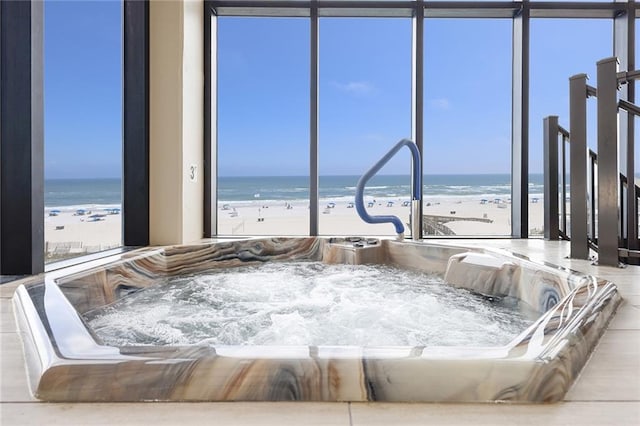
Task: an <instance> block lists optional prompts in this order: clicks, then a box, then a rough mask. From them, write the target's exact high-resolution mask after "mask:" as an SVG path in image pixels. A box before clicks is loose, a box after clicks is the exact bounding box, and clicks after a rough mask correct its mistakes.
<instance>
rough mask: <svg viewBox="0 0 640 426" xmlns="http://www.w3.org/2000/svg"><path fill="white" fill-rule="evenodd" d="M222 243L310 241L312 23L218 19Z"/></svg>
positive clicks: (282, 19)
mask: <svg viewBox="0 0 640 426" xmlns="http://www.w3.org/2000/svg"><path fill="white" fill-rule="evenodd" d="M217 38H218V56H217V64H218V69H217V72H218V82H217V86H218V99H217V108H218V116H217V121H218V129H217V132H218V133H217V138H218V152H217V157H218V182H217V187H218V191H217V200H218V202H217V210H218V212H217V217H218V234H220V235H308V233H309V143H308V141H309V22H308V20H305V19H296V18H251V17H250V18H219V19H218V25H217Z"/></svg>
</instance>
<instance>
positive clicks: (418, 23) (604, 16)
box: [209, 1, 627, 236]
mask: <svg viewBox="0 0 640 426" xmlns="http://www.w3.org/2000/svg"><path fill="white" fill-rule="evenodd" d="M560 3H561V2H557V3H554V4H553V5H551V4H548V3H538V2H529V3H525V4H522V5H519V4H512V3H509V2H505V4H504V5H502V4H499V2H473V3H462V2H460V3H458V2H450V4H447V5H441V4H437V3H432V4H421V3H420V2H416V3H415V4H398V6H397V7H396V6H395V5H394V4H391V3H385V4H382V3H381V4H380V5H379V7H376V5H372V4H368V3H367V4H364V3H360V2H357V1H344V2H340V3H331V4H324V3H322V2H319V3H318V4H317V5H311V6H309V5H303V4H301V3H296V2H294V1H292V2H283V3H281V4H278V5H277V6H278V7H275V6H276V5H269V4H264V3H261V2H258V1H256V2H252V1H247V2H242V3H237V4H235V3H224V4H222V3H221V4H218V3H217V2H216V1H211V2H209V4H210V5H211V7H212V10H215V13H214V14H213V15H212V16H214V18H213V19H214V20H215V21H216V25H215V27H216V28H217V35H218V38H217V41H216V46H217V48H218V52H217V58H216V59H217V69H218V72H219V74H218V76H217V83H218V85H217V90H218V96H217V102H218V104H217V106H218V116H217V117H218V125H217V127H216V131H217V132H218V133H217V136H218V139H217V142H216V143H217V147H218V152H217V154H218V155H217V176H218V181H217V195H218V203H217V205H216V207H217V223H218V228H217V230H216V232H217V234H218V235H231V234H244V235H255V234H258V235H259V234H262V232H260V231H256V230H255V229H252V230H247V229H246V222H245V223H244V224H242V221H241V220H239V219H237V218H238V217H239V216H240V213H239V212H238V211H234V210H233V209H234V205H233V203H231V202H229V201H231V200H229V199H225V198H224V196H223V193H224V191H223V188H224V187H225V185H228V183H225V179H226V178H227V177H228V175H229V170H228V166H229V165H230V164H234V161H233V160H232V157H231V156H230V154H229V153H230V151H229V149H230V148H229V147H230V146H235V147H236V148H237V147H238V146H241V145H238V142H234V143H233V144H231V143H230V142H229V141H230V139H229V138H228V135H229V134H230V133H231V132H238V133H240V132H250V131H255V129H256V128H257V127H259V124H255V123H253V122H252V121H251V120H250V119H245V120H244V121H243V123H242V124H238V123H235V124H233V126H235V128H233V129H232V128H231V127H230V126H231V123H233V122H232V121H230V120H229V119H228V118H225V116H224V112H223V107H225V103H226V102H228V101H227V100H225V98H224V96H229V94H228V92H229V90H228V87H230V86H229V84H227V83H225V82H224V76H223V71H224V68H225V67H227V66H229V64H227V63H223V61H231V64H232V63H233V61H232V59H233V58H231V57H228V58H227V57H225V56H224V54H223V51H224V49H225V48H226V47H225V43H229V41H228V40H227V41H225V40H224V37H223V36H224V32H223V29H224V25H226V24H225V22H226V21H227V20H231V19H236V20H238V21H242V20H245V21H247V22H249V21H251V20H253V19H255V20H258V21H265V22H269V21H274V20H277V19H280V21H281V22H285V21H298V20H299V21H300V22H304V23H305V27H304V28H305V29H304V31H301V32H300V34H304V35H297V36H291V37H290V38H289V40H287V45H288V46H289V48H291V49H294V48H296V46H298V43H302V44H303V45H304V46H302V47H300V49H299V51H298V53H297V55H298V59H300V61H299V63H297V64H296V65H295V66H296V67H297V68H296V69H295V70H293V69H291V68H287V69H286V70H285V71H282V72H281V73H279V74H278V76H276V77H273V76H271V75H270V71H269V69H271V67H272V66H274V65H273V64H270V61H271V62H278V65H279V66H283V65H285V64H286V65H292V66H293V62H291V59H290V58H288V59H287V60H286V61H282V60H280V59H276V58H277V53H273V54H270V55H268V56H269V57H268V58H264V59H263V62H264V63H261V64H260V65H258V67H264V70H265V71H264V72H263V71H262V70H260V71H257V70H256V75H255V76H253V79H260V78H261V76H260V74H263V73H264V74H265V80H264V81H265V82H267V84H268V85H269V86H270V87H273V86H278V85H279V84H281V83H280V82H279V77H280V74H282V75H287V76H290V77H289V79H288V82H287V83H288V84H291V85H294V84H296V83H297V82H298V77H301V78H302V80H304V81H305V82H306V83H307V84H306V85H304V86H303V85H301V86H300V88H299V89H298V90H299V92H300V94H301V97H300V103H301V104H302V103H305V105H304V107H302V108H301V109H300V110H299V111H298V112H300V117H297V116H296V115H295V114H291V115H290V118H289V123H293V124H291V125H290V126H289V127H291V128H293V129H295V128H297V126H298V124H299V123H302V122H303V121H305V119H308V121H305V123H306V124H307V127H305V128H304V135H303V132H302V131H301V132H300V134H301V135H302V136H301V139H302V138H304V142H301V143H302V144H303V145H305V147H306V148H308V150H307V151H305V152H304V154H302V153H300V152H299V151H298V150H297V147H296V149H290V150H288V151H287V153H288V155H290V156H292V158H293V157H295V156H297V155H299V160H296V161H295V164H296V165H297V166H299V167H305V168H306V169H305V172H303V173H302V174H301V176H303V177H304V179H301V181H300V186H295V185H294V186H293V189H292V190H293V191H299V192H300V193H302V192H303V191H304V190H307V191H308V190H309V189H312V190H313V182H315V178H316V177H317V178H318V181H319V187H318V189H319V191H318V193H317V195H316V193H315V192H314V191H311V192H309V193H308V199H307V207H308V208H309V209H314V210H313V211H309V212H308V215H307V216H306V217H304V218H303V219H302V220H301V221H300V223H303V222H304V223H306V221H309V222H310V226H309V227H308V228H307V229H306V230H303V231H301V233H303V234H304V233H306V232H309V233H313V232H315V231H314V229H317V230H318V233H319V234H321V235H334V234H340V235H352V234H361V235H369V234H382V235H387V234H389V235H392V234H393V229H392V227H391V225H388V226H387V225H386V224H385V225H376V226H373V225H368V224H366V225H365V224H363V223H362V222H360V221H359V218H358V217H357V215H356V214H355V210H354V208H353V207H352V206H353V204H352V201H351V197H352V195H351V194H352V193H355V188H354V187H355V184H356V182H357V179H358V178H359V177H360V175H361V174H362V172H363V171H365V170H366V169H367V168H368V166H369V165H370V164H372V163H373V162H375V161H376V160H377V159H379V158H380V156H381V155H382V154H384V153H385V152H386V151H387V150H388V149H389V148H391V147H392V146H393V144H394V143H395V142H396V141H397V140H398V139H400V138H402V137H405V136H415V137H417V138H418V142H419V143H421V144H422V147H423V152H424V158H423V160H424V161H423V164H424V166H423V171H424V178H423V187H422V189H423V204H422V209H423V211H422V213H423V215H424V217H423V221H422V223H423V235H425V236H438V235H459V236H509V235H527V234H528V235H542V232H543V206H544V202H543V197H542V195H543V194H542V192H543V191H542V184H543V182H542V175H541V172H542V158H541V157H542V138H541V134H542V117H543V116H546V115H552V114H557V115H560V116H561V117H562V115H566V114H565V113H564V112H556V111H557V110H558V108H557V106H558V105H564V104H566V103H567V102H568V93H567V92H568V89H567V88H568V84H566V82H567V81H568V80H567V79H568V77H569V76H570V74H571V73H572V72H573V71H572V67H576V68H577V67H578V66H579V67H580V69H582V70H583V69H584V66H583V65H581V64H582V63H587V62H588V63H595V60H597V59H600V58H601V57H605V56H610V55H611V52H612V49H611V46H612V33H613V25H612V22H613V17H614V16H616V13H618V12H619V11H618V12H616V10H617V9H620V10H622V9H626V7H627V6H626V5H625V6H620V5H616V4H613V3H602V2H599V3H601V4H599V5H598V6H594V7H593V8H592V7H591V6H585V7H583V8H576V7H574V6H573V5H569V4H567V6H566V8H562V7H559V6H558V5H559V4H560ZM271 6H273V7H271ZM423 7H424V9H422V8H423ZM616 8H617V9H616ZM423 10H424V20H422V19H423V18H422V17H421V16H422V11H423ZM232 16H237V17H235V18H230V17H232ZM274 16H280V18H274ZM585 17H589V18H594V19H588V20H579V19H578V18H585ZM544 18H555V19H544ZM575 22H585V23H586V25H587V26H586V27H584V28H583V27H576V26H574V24H573V23H575ZM316 24H317V26H316ZM587 27H588V28H587ZM257 28H259V26H258V25H255V26H247V27H245V28H243V30H242V31H244V33H243V34H242V35H238V37H237V38H236V40H242V39H243V38H250V39H251V40H252V41H251V42H250V43H248V44H249V48H252V47H255V46H260V45H262V43H265V42H270V44H269V45H268V46H263V48H262V49H263V51H265V52H269V51H271V49H273V51H277V50H278V49H280V48H281V47H278V46H277V44H278V43H279V42H280V41H278V40H276V39H271V38H269V37H264V36H262V35H257V36H256V35H255V34H254V31H255V30H256V29H257ZM282 28H285V26H284V25H283V26H282ZM316 28H317V32H315V31H316ZM417 31H423V32H422V34H421V35H420V36H417V33H416V32H417ZM316 39H317V40H318V42H319V44H318V54H317V56H316V55H315V47H314V45H313V43H314V40H316ZM607 40H608V41H607ZM310 42H311V43H310ZM416 43H418V44H416ZM420 43H422V44H420ZM551 44H553V46H551V47H549V48H546V47H545V46H546V45H551ZM309 45H311V48H310V49H309ZM416 46H419V47H418V49H420V46H422V50H420V51H419V52H418V51H417V50H412V49H415V48H416ZM602 46H607V48H606V49H605V50H606V51H605V50H603V51H602V54H601V53H598V52H600V51H601V50H602V48H601V47H602ZM559 50H563V51H564V53H563V55H562V57H560V56H559V55H558V54H557V53H554V52H557V51H559ZM292 54H294V53H293V51H292ZM412 54H413V55H414V57H413V58H411V57H410V55H412ZM416 55H417V56H416ZM257 57H259V56H257ZM412 59H413V61H412ZM416 60H418V61H421V62H420V63H417V62H416ZM314 67H315V68H314ZM316 70H317V71H318V74H317V75H318V80H317V83H318V85H317V92H314V90H315V89H314V85H315V84H316V80H315V72H316ZM289 72H291V74H289ZM582 72H584V71H582ZM586 72H589V71H588V70H587V71H586ZM558 78H560V80H558ZM558 81H561V83H557V82H558ZM557 84H560V85H561V86H562V88H565V89H567V91H565V93H564V95H562V91H561V90H558V89H557V86H554V85H557ZM225 91H227V94H226V95H225V94H224V93H225ZM417 91H420V96H417ZM309 92H310V93H311V96H310V97H309V96H308V95H309ZM316 94H317V103H316V102H315V98H316ZM558 94H559V97H558V96H556V95H558ZM243 96H244V99H246V100H247V102H249V103H254V102H253V101H252V100H251V96H254V97H255V96H257V95H255V94H246V95H243ZM270 96H274V97H275V96H277V95H276V94H273V95H270ZM289 96H293V90H292V93H291V94H290V95H289ZM302 96H304V100H303V98H302ZM415 99H419V104H415V103H414V104H412V102H411V101H412V100H415ZM255 105H257V106H259V107H260V108H259V109H261V111H263V113H264V112H265V111H267V112H269V111H268V109H267V108H265V107H264V105H263V104H260V102H256V103H255ZM245 107H246V108H251V105H247V106H245ZM315 108H317V110H318V114H317V116H314V110H315ZM418 115H419V116H418ZM525 115H526V116H525ZM302 116H304V118H303V117H302ZM225 120H227V121H226V124H225ZM316 120H317V121H316ZM561 124H562V122H561ZM214 125H215V124H214ZM316 125H317V127H318V132H317V134H314V129H315V126H316ZM225 126H227V127H226V128H225ZM243 126H244V127H245V128H241V127H243ZM225 134H227V136H225ZM421 136H423V137H421ZM225 138H226V139H225ZM225 140H226V141H225ZM265 140H266V139H265ZM316 141H317V142H318V144H317V147H316V144H315V142H316ZM225 144H228V145H225ZM269 144H270V146H271V147H272V148H273V150H274V151H278V150H279V149H280V145H279V144H275V143H273V142H270V143H269ZM246 147H247V149H246V151H247V152H250V151H255V148H254V147H253V146H252V145H246ZM522 148H523V149H522ZM234 149H235V148H234ZM518 157H520V159H518ZM265 158H267V157H265ZM309 159H310V160H311V161H310V162H309ZM315 160H317V163H318V170H317V175H316V173H315V171H314V170H315V166H314V161H315ZM367 161H368V162H367ZM309 164H310V165H309ZM409 164H410V162H409V160H408V154H407V155H403V154H399V156H398V157H397V158H394V159H393V160H392V161H391V162H390V163H389V164H388V165H387V166H386V167H385V168H384V169H383V170H382V173H381V175H380V176H377V177H376V178H377V179H378V180H380V179H383V180H384V179H387V181H384V182H382V183H380V182H373V181H372V183H371V184H370V185H369V187H368V189H367V191H368V192H366V193H365V199H366V203H365V204H366V205H367V208H368V209H377V210H378V212H379V213H381V214H389V213H391V212H392V211H393V212H394V214H397V215H398V216H399V217H400V219H401V220H402V222H404V223H408V222H409V213H410V209H409V206H408V205H407V204H408V201H409V198H410V192H409V188H410V186H409V184H407V183H405V182H404V181H405V180H409V174H410V173H409ZM525 164H526V166H525ZM527 166H528V167H527ZM288 167H289V165H288V164H287V163H283V164H282V167H281V169H282V170H285V172H284V173H283V174H287V175H291V174H296V175H297V173H298V171H297V170H293V171H289V169H288ZM358 167H359V168H360V169H359V170H358ZM291 168H292V169H296V167H294V166H293V165H292V166H291ZM525 168H528V170H525ZM526 171H528V172H529V174H528V175H527V173H521V172H526ZM305 173H306V174H305ZM258 175H259V174H258ZM392 175H399V177H398V182H395V181H394V182H392V181H391V180H389V179H391V177H390V176H392ZM520 175H524V178H523V179H521V177H520ZM307 178H308V179H307ZM307 180H308V181H309V182H311V183H307ZM296 188H297V189H296ZM252 189H253V188H252ZM396 190H397V191H396ZM376 191H378V192H376ZM379 191H382V192H379ZM520 194H523V195H522V198H523V199H520ZM252 196H253V197H254V199H249V200H245V201H250V202H252V203H251V205H252V206H253V207H252V208H253V210H255V212H254V216H256V217H252V219H251V220H252V221H255V222H256V224H260V223H262V221H264V220H268V218H267V217H265V218H262V217H260V215H262V213H263V210H260V209H262V203H261V201H260V200H262V199H263V191H260V190H259V189H257V188H256V189H255V191H254V192H253V193H252ZM514 196H515V197H516V198H517V199H514V200H512V199H511V198H512V197H514ZM245 198H250V197H249V196H247V195H245ZM525 198H526V199H525ZM374 200H375V201H374ZM278 202H279V204H281V207H282V208H283V209H284V211H283V212H280V211H279V212H277V215H278V216H281V217H283V218H284V219H283V221H282V223H280V224H279V225H278V226H279V228H278V229H275V231H274V232H273V233H274V234H284V235H290V234H297V233H298V232H299V231H297V229H298V225H297V224H298V221H297V219H294V218H295V217H298V213H299V212H297V211H296V205H295V204H296V203H292V202H290V201H287V199H286V198H285V197H281V198H280V199H278ZM516 204H517V205H516ZM315 206H317V209H316V207H315ZM268 208H271V207H268ZM236 209H237V208H236ZM396 209H397V213H395V212H396ZM523 209H524V212H522V215H521V214H520V213H521V211H522V210H523ZM291 210H293V211H291ZM271 211H273V210H271ZM372 212H373V213H376V212H375V211H372ZM305 213H307V212H305ZM228 218H232V219H236V220H237V223H236V224H235V225H232V227H229V226H227V228H225V225H224V223H228V221H227V219H228ZM254 219H255V220H254ZM273 222H276V221H275V220H274V221H273ZM316 225H317V228H316ZM243 227H245V228H244V230H243ZM383 228H384V230H383ZM232 229H233V231H232ZM214 233H215V232H214ZM269 233H271V232H269Z"/></svg>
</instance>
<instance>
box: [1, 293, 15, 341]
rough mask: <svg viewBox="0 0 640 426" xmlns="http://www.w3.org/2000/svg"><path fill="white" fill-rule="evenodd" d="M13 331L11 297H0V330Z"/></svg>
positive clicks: (13, 320) (13, 321)
mask: <svg viewBox="0 0 640 426" xmlns="http://www.w3.org/2000/svg"><path fill="white" fill-rule="evenodd" d="M9 331H10V332H15V331H16V327H15V319H14V318H13V305H12V303H11V299H0V332H3V333H4V332H9Z"/></svg>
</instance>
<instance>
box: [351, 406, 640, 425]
mask: <svg viewBox="0 0 640 426" xmlns="http://www.w3.org/2000/svg"><path fill="white" fill-rule="evenodd" d="M351 417H352V419H353V426H362V425H367V426H376V425H402V426H413V425H416V426H417V425H420V426H423V425H439V426H447V425H456V426H458V425H474V426H477V425H492V426H500V425H509V426H512V425H532V426H540V425H545V426H551V425H581V426H585V425H618V426H626V425H637V424H639V423H638V420H640V405H639V404H636V403H630V402H616V403H611V402H588V403H582V402H573V403H559V404H551V405H510V404H500V405H496V404H390V403H380V404H378V403H374V404H364V403H362V404H352V405H351Z"/></svg>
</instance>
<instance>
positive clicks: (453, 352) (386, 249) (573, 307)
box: [13, 238, 621, 402]
mask: <svg viewBox="0 0 640 426" xmlns="http://www.w3.org/2000/svg"><path fill="white" fill-rule="evenodd" d="M283 261H286V262H308V261H316V262H323V263H327V264H352V265H363V264H382V265H390V266H393V267H395V268H400V269H406V270H412V271H418V272H420V273H424V274H431V275H434V274H435V275H437V276H440V277H441V278H442V279H444V282H446V284H447V285H450V286H453V287H458V288H463V289H467V290H470V291H471V292H473V293H474V294H479V295H482V297H485V298H496V299H500V298H509V299H511V300H515V301H516V302H517V303H516V304H515V305H514V306H516V308H517V309H526V310H527V312H528V313H529V314H530V313H531V312H535V313H536V317H537V318H536V319H535V320H534V321H533V323H532V324H531V325H530V326H528V327H527V328H526V329H525V330H523V331H522V332H521V333H519V334H518V335H517V336H516V337H515V338H513V339H511V340H510V341H509V342H508V343H506V344H501V345H495V346H490V345H485V346H468V345H457V346H433V345H425V344H416V345H395V346H379V345H376V346H370V345H354V344H340V345H335V344H326V345H325V344H317V345H299V344H292V345H285V344H278V345H250V344H237V345H228V344H190V345H149V344H147V345H137V344H126V345H122V346H116V345H113V346H109V345H107V344H104V343H103V342H102V339H101V338H100V337H99V336H98V335H97V334H96V333H95V331H94V330H92V329H91V327H89V325H88V321H87V320H86V315H87V313H91V312H95V311H96V310H100V309H101V308H103V307H105V306H107V305H111V304H113V303H114V302H116V301H117V300H121V299H124V298H127V297H130V295H132V294H133V293H135V292H136V290H137V289H141V288H149V287H151V286H156V285H159V284H158V283H161V282H165V281H166V279H167V278H168V277H175V276H183V275H190V274H201V273H203V272H206V271H211V270H214V269H216V270H217V269H220V268H235V267H238V266H241V265H253V264H263V263H265V262H283ZM282 285H283V286H286V285H287V282H283V283H282ZM620 300H621V298H620V296H619V295H618V292H617V290H616V287H615V285H614V284H612V283H610V282H607V281H602V280H597V279H596V278H594V277H591V276H586V275H583V274H580V273H576V272H572V271H568V270H566V269H563V268H560V267H555V266H552V265H546V264H544V265H543V264H539V263H535V262H532V261H530V260H528V259H526V258H523V257H522V256H517V255H514V254H511V253H507V252H504V251H500V250H489V249H479V248H469V247H462V246H456V245H449V244H437V243H429V242H398V241H391V240H377V239H358V238H348V239H344V238H263V239H249V240H239V241H229V242H216V243H206V244H205V243H203V244H197V245H187V246H173V247H164V248H147V249H141V250H138V251H135V252H131V253H128V254H125V255H122V256H119V257H117V258H113V259H110V260H109V261H108V262H106V263H105V264H104V265H102V266H100V267H92V268H82V267H80V268H75V269H72V270H70V271H69V273H68V274H66V275H64V274H57V275H55V276H47V278H46V279H45V281H44V282H41V283H34V284H30V285H27V286H21V287H19V288H18V290H17V291H16V294H15V296H14V299H13V302H14V307H15V309H14V312H15V313H16V319H17V323H18V328H19V331H20V335H21V338H22V341H23V345H24V352H25V359H26V362H27V374H28V377H29V384H30V387H31V390H32V392H33V394H34V395H35V396H36V397H37V398H39V399H42V400H46V401H145V400H159V401H274V400H305V401H434V402H435V401H442V402H456V401H457V402H495V401H509V402H555V401H559V400H561V399H562V398H563V396H564V395H565V393H566V392H567V390H568V389H569V387H570V386H571V384H572V383H573V381H574V380H575V378H576V377H577V376H578V374H579V373H580V370H581V369H582V367H583V366H584V364H585V362H586V360H587V358H588V356H589V354H590V353H591V351H592V349H593V348H594V347H595V345H596V343H597V341H598V339H599V337H600V335H601V334H602V333H603V331H604V329H605V328H606V325H607V324H608V322H609V320H610V319H611V317H612V316H613V314H614V312H615V310H616V308H617V305H618V304H619V302H620ZM447 332H448V330H442V333H443V334H444V333H447Z"/></svg>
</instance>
